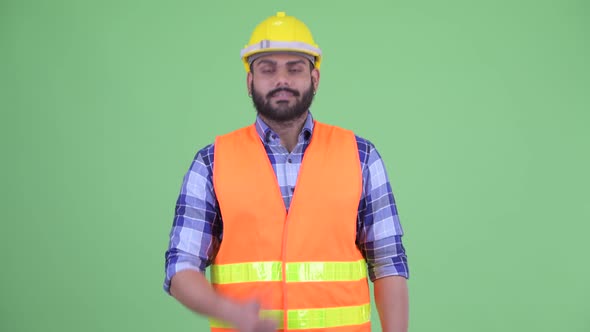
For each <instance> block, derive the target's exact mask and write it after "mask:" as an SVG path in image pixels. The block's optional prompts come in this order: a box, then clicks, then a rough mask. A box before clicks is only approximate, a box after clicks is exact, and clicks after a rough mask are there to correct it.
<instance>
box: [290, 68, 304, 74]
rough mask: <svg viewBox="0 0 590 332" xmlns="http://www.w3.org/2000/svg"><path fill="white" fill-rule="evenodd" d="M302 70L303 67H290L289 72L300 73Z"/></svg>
mask: <svg viewBox="0 0 590 332" xmlns="http://www.w3.org/2000/svg"><path fill="white" fill-rule="evenodd" d="M301 71H302V69H301V68H291V69H289V72H290V73H300V72H301Z"/></svg>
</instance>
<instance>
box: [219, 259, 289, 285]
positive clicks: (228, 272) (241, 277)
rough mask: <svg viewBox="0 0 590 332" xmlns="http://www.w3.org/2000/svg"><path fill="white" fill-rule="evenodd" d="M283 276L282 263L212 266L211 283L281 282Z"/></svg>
mask: <svg viewBox="0 0 590 332" xmlns="http://www.w3.org/2000/svg"><path fill="white" fill-rule="evenodd" d="M281 275H282V272H281V262H262V263H237V264H222V265H216V264H215V265H212V266H211V282H212V283H214V284H233V283H239V282H255V281H281Z"/></svg>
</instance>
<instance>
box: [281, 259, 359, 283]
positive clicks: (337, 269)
mask: <svg viewBox="0 0 590 332" xmlns="http://www.w3.org/2000/svg"><path fill="white" fill-rule="evenodd" d="M366 277H367V265H366V263H365V261H364V260H359V261H357V262H310V263H288V264H287V282H301V281H354V280H360V279H363V278H366Z"/></svg>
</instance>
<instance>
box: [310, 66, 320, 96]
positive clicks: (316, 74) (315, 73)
mask: <svg viewBox="0 0 590 332" xmlns="http://www.w3.org/2000/svg"><path fill="white" fill-rule="evenodd" d="M311 83H312V84H313V91H314V92H315V91H317V90H318V87H319V86H320V70H319V69H317V68H314V69H313V70H312V71H311Z"/></svg>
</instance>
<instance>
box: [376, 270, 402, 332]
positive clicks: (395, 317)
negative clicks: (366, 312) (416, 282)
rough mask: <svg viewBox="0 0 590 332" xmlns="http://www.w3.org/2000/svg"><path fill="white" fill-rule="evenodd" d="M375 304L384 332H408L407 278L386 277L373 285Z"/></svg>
mask: <svg viewBox="0 0 590 332" xmlns="http://www.w3.org/2000/svg"><path fill="white" fill-rule="evenodd" d="M373 286H374V295H375V304H376V305H377V311H378V312H379V319H380V321H381V330H382V331H383V332H406V331H408V286H407V283H406V278H404V277H399V276H390V277H384V278H381V279H377V280H375V282H374V283H373Z"/></svg>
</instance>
